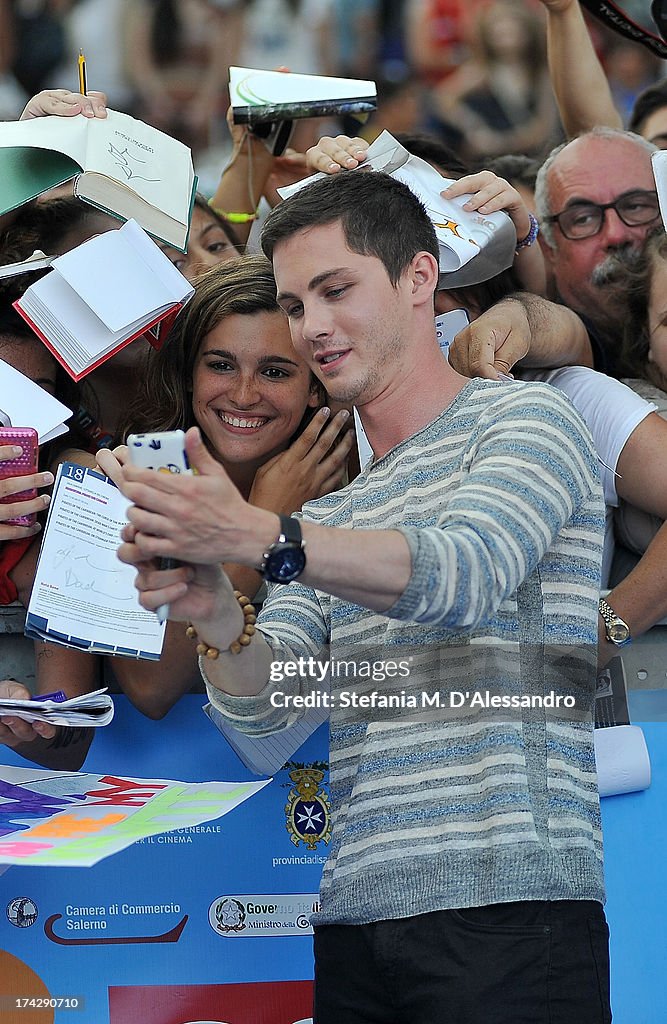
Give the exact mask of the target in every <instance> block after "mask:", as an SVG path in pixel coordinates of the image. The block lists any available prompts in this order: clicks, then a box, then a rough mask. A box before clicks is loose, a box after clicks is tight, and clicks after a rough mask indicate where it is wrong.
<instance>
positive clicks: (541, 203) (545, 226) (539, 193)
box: [535, 125, 658, 249]
mask: <svg viewBox="0 0 667 1024" xmlns="http://www.w3.org/2000/svg"><path fill="white" fill-rule="evenodd" d="M576 138H577V139H588V138H599V139H609V140H612V139H619V138H620V139H628V140H629V141H630V142H636V143H638V144H639V145H640V146H641V147H642V149H644V150H646V152H647V153H649V154H650V153H654V152H655V151H656V150H657V148H658V147H657V146H654V145H653V143H652V142H649V141H648V139H644V138H642V136H641V135H637V134H636V133H635V132H626V131H622V130H621V129H620V128H608V127H607V126H606V125H596V126H595V127H594V128H591V129H590V130H589V131H587V132H582V133H581V134H580V135H577V136H576ZM574 141H575V140H574V139H570V140H569V142H563V143H561V145H560V146H556V148H555V149H552V150H551V152H550V153H549V156H548V157H547V158H546V160H545V161H544V163H543V164H542V166H541V167H540V169H539V171H538V172H537V179H536V181H535V212H536V213H537V219H538V221H539V222H540V233H541V235H542V238H543V239H544V241H545V242H546V244H547V245H548V246H549V248H550V249H555V248H556V235H555V232H554V228H553V224H550V223H548V221H547V218H548V217H551V216H553V213H554V210H553V208H552V206H551V195H550V193H549V175H550V172H551V168H552V167H553V165H554V163H555V161H556V159H557V157H558V155H559V154H560V153H562V152H563V150H564V149H565V147H566V146H569V145H570V142H574Z"/></svg>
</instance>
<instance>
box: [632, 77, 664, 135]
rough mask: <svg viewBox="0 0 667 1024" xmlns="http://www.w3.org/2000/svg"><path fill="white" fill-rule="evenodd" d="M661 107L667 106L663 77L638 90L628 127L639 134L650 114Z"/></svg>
mask: <svg viewBox="0 0 667 1024" xmlns="http://www.w3.org/2000/svg"><path fill="white" fill-rule="evenodd" d="M663 107H667V82H666V81H665V80H664V78H663V79H661V80H660V81H659V82H654V83H653V85H649V86H648V88H647V89H644V91H643V92H640V94H639V96H638V97H637V99H636V100H635V103H634V106H633V108H632V114H631V115H630V123H629V124H628V129H629V130H630V131H631V132H637V133H638V134H641V131H642V129H643V127H644V124H645V123H646V121H647V120H648V119H649V117H650V116H651V114H654V113H655V111H656V110H662V108H663Z"/></svg>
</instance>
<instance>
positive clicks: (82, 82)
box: [78, 50, 88, 96]
mask: <svg viewBox="0 0 667 1024" xmlns="http://www.w3.org/2000/svg"><path fill="white" fill-rule="evenodd" d="M78 63H79V92H80V93H81V95H82V96H87V95H88V86H87V84H86V58H85V57H84V55H83V50H79V60H78Z"/></svg>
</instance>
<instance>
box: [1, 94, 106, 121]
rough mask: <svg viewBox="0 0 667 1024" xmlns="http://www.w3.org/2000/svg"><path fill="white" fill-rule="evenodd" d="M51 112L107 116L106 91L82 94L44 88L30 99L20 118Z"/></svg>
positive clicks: (64, 114) (67, 114)
mask: <svg viewBox="0 0 667 1024" xmlns="http://www.w3.org/2000/svg"><path fill="white" fill-rule="evenodd" d="M49 114H56V115H58V116H59V117H73V116H74V115H75V114H83V116H84V117H106V116H107V97H106V93H103V92H92V91H91V92H89V93H88V95H87V96H82V95H81V93H80V92H70V90H69V89H44V91H43V92H38V93H37V95H36V96H33V97H32V99H31V100H28V102H27V104H26V105H25V107H24V110H23V113H22V114H21V116H20V118H19V120H20V121H27V120H28V119H29V118H31V117H47V116H48V115H49Z"/></svg>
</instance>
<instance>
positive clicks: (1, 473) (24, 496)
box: [0, 427, 53, 541]
mask: <svg viewBox="0 0 667 1024" xmlns="http://www.w3.org/2000/svg"><path fill="white" fill-rule="evenodd" d="M37 453H38V448H37V431H35V430H29V429H27V428H16V427H2V428H0V541H7V540H21V539H22V538H24V537H32V536H34V534H36V533H39V531H40V529H41V526H40V524H39V523H38V522H37V513H38V512H43V511H44V509H45V508H46V507H47V506H48V504H49V502H50V500H51V499H50V497H49V495H48V494H38V493H37V491H38V489H39V488H42V487H50V486H51V484H52V483H53V474H52V473H38V472H37Z"/></svg>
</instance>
